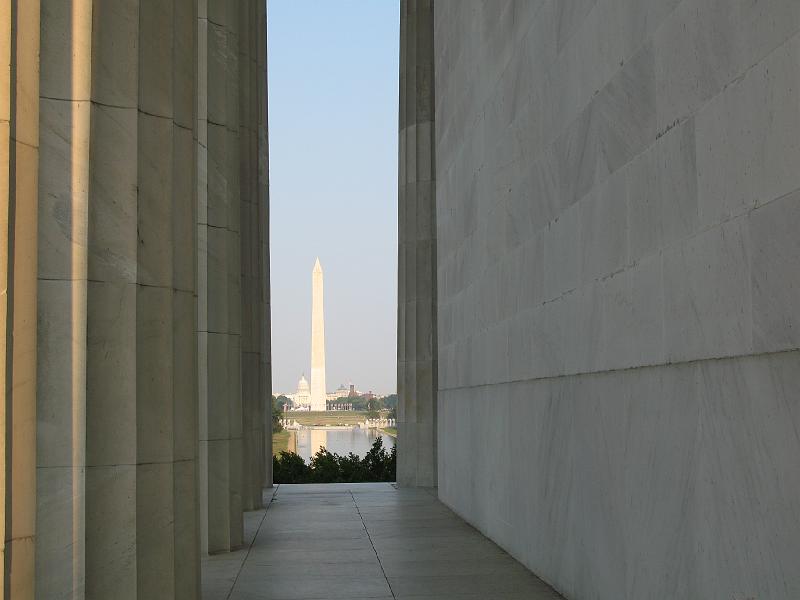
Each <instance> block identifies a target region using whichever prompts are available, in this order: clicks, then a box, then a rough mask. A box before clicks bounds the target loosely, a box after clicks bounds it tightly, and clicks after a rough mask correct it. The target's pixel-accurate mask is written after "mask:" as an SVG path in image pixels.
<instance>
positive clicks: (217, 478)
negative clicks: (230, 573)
mask: <svg viewBox="0 0 800 600" xmlns="http://www.w3.org/2000/svg"><path fill="white" fill-rule="evenodd" d="M239 4H240V3H238V2H225V1H224V0H210V1H209V2H208V6H207V11H208V12H207V13H199V15H198V24H199V27H200V29H201V34H200V40H201V44H200V45H199V46H198V53H199V54H198V56H199V60H198V70H201V71H203V73H202V74H201V75H200V76H199V81H200V82H201V89H200V90H199V91H198V94H199V96H200V99H199V101H198V106H199V107H201V108H200V110H199V111H198V128H199V130H200V134H199V143H200V146H201V163H204V165H203V166H204V167H205V169H203V167H202V166H201V171H200V176H201V180H200V181H199V183H198V185H199V186H200V187H201V188H203V189H202V190H201V191H200V193H199V195H198V200H199V202H198V207H199V211H198V228H199V229H198V234H199V236H200V249H199V252H200V256H199V257H198V273H199V279H198V282H199V287H198V295H199V305H198V306H199V309H200V310H199V313H198V323H197V327H198V335H199V348H198V352H199V378H200V398H199V404H200V457H201V464H200V482H201V483H200V485H201V489H203V490H204V491H205V494H206V495H205V497H204V498H203V500H202V503H201V517H200V518H201V529H202V546H203V549H204V550H205V551H207V552H212V553H213V552H227V551H229V550H231V549H233V548H236V547H238V546H240V545H241V544H242V537H243V515H242V510H243V484H242V469H243V439H242V436H243V427H242V424H243V413H242V409H243V406H242V335H241V331H242V329H241V324H242V245H241V244H242V242H241V233H240V221H241V210H242V207H241V193H240V153H241V147H240V129H239V125H240V123H239V96H240V91H239V90H240V85H241V81H240V65H239V61H240V52H239V44H240V35H239V26H240V18H241V17H240V14H239V10H240V6H239ZM203 146H204V147H203Z"/></svg>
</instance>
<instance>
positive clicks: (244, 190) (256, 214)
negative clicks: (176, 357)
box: [239, 0, 270, 510]
mask: <svg viewBox="0 0 800 600" xmlns="http://www.w3.org/2000/svg"><path fill="white" fill-rule="evenodd" d="M259 4H261V5H263V4H264V3H263V2H260V1H259V0H243V1H242V2H241V3H240V5H239V10H240V11H239V20H240V31H241V32H242V33H241V39H240V43H239V65H240V67H239V147H240V157H241V158H240V182H241V205H240V208H241V219H240V222H241V256H242V261H241V276H242V417H243V437H244V440H243V442H244V443H243V454H242V459H243V468H242V484H243V485H242V487H243V493H242V503H243V508H244V510H255V509H257V508H261V506H262V505H263V501H262V489H263V487H264V483H265V481H264V458H265V457H264V436H265V429H264V425H265V422H264V416H263V411H264V410H265V406H266V404H265V403H267V402H270V399H269V398H268V397H267V396H265V395H264V390H262V388H261V385H262V377H261V374H260V371H261V368H262V360H261V352H262V349H261V338H262V336H263V314H262V302H261V280H262V278H263V277H264V268H263V267H264V265H263V261H262V260H261V255H260V249H261V238H260V236H261V232H262V230H261V223H260V222H261V218H262V215H261V214H260V210H259V202H260V196H259V179H258V164H259V154H258V151H259V148H258V144H259V138H258V103H259V101H260V99H261V97H260V94H259V91H260V88H259V80H258V43H259V34H260V33H261V28H260V27H259V25H258V23H259V21H258V19H259V11H258V6H259ZM261 16H262V17H263V12H262V13H261Z"/></svg>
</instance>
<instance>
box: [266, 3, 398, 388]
mask: <svg viewBox="0 0 800 600" xmlns="http://www.w3.org/2000/svg"><path fill="white" fill-rule="evenodd" d="M399 4H400V3H399V0H337V1H336V2H333V1H331V0H269V1H268V3H267V10H268V23H269V42H268V44H269V45H268V60H269V134H270V205H271V236H272V238H271V251H272V261H271V267H272V360H273V389H274V390H275V392H294V389H295V387H296V385H297V380H298V379H299V377H300V375H301V374H302V373H305V374H306V377H308V376H309V374H310V373H309V371H310V361H311V359H310V353H311V349H310V346H311V270H312V268H313V266H314V259H315V258H316V257H317V256H319V258H320V261H321V263H322V268H323V270H324V272H325V321H326V322H325V325H326V331H325V333H326V352H327V384H328V386H327V387H328V391H333V390H334V389H336V387H337V386H338V385H339V384H340V383H348V382H350V381H352V382H353V383H355V384H356V386H357V387H358V388H359V389H361V390H364V391H367V390H369V389H372V390H374V391H376V392H379V393H392V392H394V391H395V389H396V372H395V371H396V347H395V345H396V337H397V332H396V322H397V314H396V313H397V102H398V89H397V86H398V53H399V35H400V34H399V11H400V8H399Z"/></svg>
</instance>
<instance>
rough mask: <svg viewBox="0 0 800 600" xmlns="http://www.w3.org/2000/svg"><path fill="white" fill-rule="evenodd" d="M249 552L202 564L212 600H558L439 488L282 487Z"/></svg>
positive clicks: (206, 599)
mask: <svg viewBox="0 0 800 600" xmlns="http://www.w3.org/2000/svg"><path fill="white" fill-rule="evenodd" d="M265 499H266V501H267V502H268V508H267V509H266V511H258V512H254V513H249V514H248V515H247V517H246V520H245V523H246V529H247V531H246V535H245V540H246V542H247V546H246V547H245V548H243V549H240V550H238V551H236V552H233V553H230V554H225V555H217V556H211V557H207V558H206V559H204V561H203V600H343V599H352V600H358V599H362V598H363V599H372V600H390V599H392V600H397V599H406V598H408V599H409V600H412V599H413V600H454V599H459V600H478V599H480V600H522V599H523V598H524V599H525V600H557V599H559V598H561V596H559V595H558V594H556V593H555V592H554V591H553V590H552V589H551V588H550V587H549V586H548V585H547V584H545V583H544V582H543V581H542V580H541V579H539V578H538V577H536V576H535V575H534V574H532V573H531V572H530V571H528V570H527V569H526V568H525V567H523V566H522V565H521V564H520V563H518V562H517V561H516V560H514V559H513V558H512V557H511V556H509V555H508V554H507V553H506V552H505V551H503V550H502V549H501V548H499V547H498V546H497V545H495V544H494V543H493V542H491V541H490V540H489V539H487V538H486V537H484V536H483V535H482V534H481V533H480V532H478V531H477V530H476V529H474V528H473V527H472V526H470V525H469V524H467V523H466V522H464V521H463V520H462V519H461V518H460V517H459V516H458V515H456V514H455V513H453V512H452V511H451V510H450V509H448V508H447V507H445V506H444V505H443V504H441V503H440V502H439V500H438V499H437V497H436V491H435V490H430V489H397V488H396V487H395V486H394V485H392V484H384V483H380V484H312V485H281V486H278V487H277V488H276V489H275V490H274V491H273V492H272V493H271V494H267V495H266V496H265Z"/></svg>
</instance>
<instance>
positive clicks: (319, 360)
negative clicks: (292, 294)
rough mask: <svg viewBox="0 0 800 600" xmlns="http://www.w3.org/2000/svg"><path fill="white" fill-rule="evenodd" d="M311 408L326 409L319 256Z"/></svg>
mask: <svg viewBox="0 0 800 600" xmlns="http://www.w3.org/2000/svg"><path fill="white" fill-rule="evenodd" d="M311 282H312V291H311V294H312V297H311V410H321V411H324V410H325V408H326V406H325V400H326V387H325V309H324V305H323V295H322V265H320V264H319V258H318V259H317V262H316V264H315V265H314V271H313V273H312V275H311Z"/></svg>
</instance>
